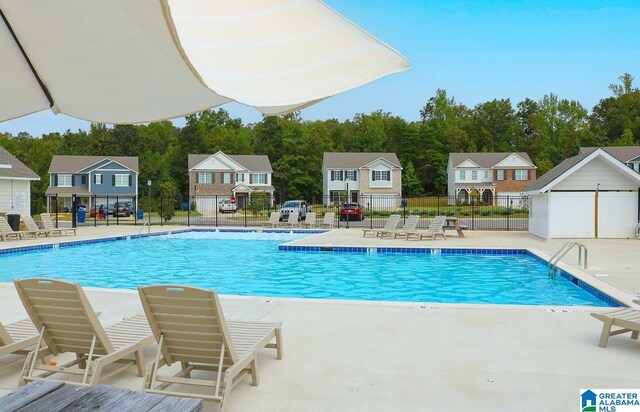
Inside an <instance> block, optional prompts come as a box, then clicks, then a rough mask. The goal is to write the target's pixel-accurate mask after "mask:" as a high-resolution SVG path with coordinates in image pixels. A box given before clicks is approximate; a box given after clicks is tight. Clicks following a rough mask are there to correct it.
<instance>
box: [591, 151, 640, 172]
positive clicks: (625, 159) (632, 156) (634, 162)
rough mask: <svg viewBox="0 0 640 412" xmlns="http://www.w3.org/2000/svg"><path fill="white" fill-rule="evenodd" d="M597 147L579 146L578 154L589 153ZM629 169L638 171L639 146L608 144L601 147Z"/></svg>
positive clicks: (639, 166)
mask: <svg viewBox="0 0 640 412" xmlns="http://www.w3.org/2000/svg"><path fill="white" fill-rule="evenodd" d="M596 149H598V148H597V147H581V148H580V154H589V153H591V152H593V151H594V150H596ZM602 149H603V150H604V151H605V152H607V153H609V154H610V155H611V156H613V157H615V158H616V159H618V160H619V161H621V162H622V163H624V164H625V165H627V166H628V167H630V168H631V169H633V170H635V171H636V172H638V173H640V146H610V147H603V148H602Z"/></svg>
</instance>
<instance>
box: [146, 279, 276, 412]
mask: <svg viewBox="0 0 640 412" xmlns="http://www.w3.org/2000/svg"><path fill="white" fill-rule="evenodd" d="M138 292H139V293H140V299H141V300H142V307H143V308H144V312H145V313H146V315H147V319H148V320H149V324H150V325H151V329H152V330H153V335H154V336H155V338H156V340H157V341H158V355H157V356H156V360H155V362H154V363H152V364H151V365H149V367H148V368H147V373H146V374H145V378H144V384H143V390H144V391H145V392H147V393H156V394H161V395H169V396H184V397H190V398H193V397H197V398H202V399H204V400H210V401H215V402H220V410H222V411H226V410H227V408H228V402H229V394H230V392H231V389H232V388H233V387H234V386H235V385H236V384H237V383H238V382H240V380H241V379H242V377H244V376H245V375H246V374H247V373H251V378H252V383H253V386H257V385H258V383H259V381H258V364H257V356H258V351H260V350H261V349H263V348H273V349H275V350H276V353H277V358H278V359H282V355H283V353H282V333H281V328H282V325H281V323H280V322H245V321H236V322H234V321H231V320H229V321H227V320H226V319H225V316H224V312H223V311H222V307H221V305H220V301H219V300H218V295H217V294H216V292H215V291H214V290H206V289H200V288H194V287H188V286H179V285H157V286H147V287H142V286H140V287H138ZM274 340H275V342H273V341H274ZM174 362H180V371H179V372H178V373H177V374H170V375H161V374H160V373H159V371H161V370H162V368H163V367H164V366H165V365H167V366H171V365H172V364H173V363H174ZM194 370H199V371H208V372H212V375H213V376H212V377H209V376H206V375H204V374H203V375H200V376H198V378H193V377H192V376H191V372H192V371H194ZM210 376H211V375H210ZM174 384H177V385H181V386H182V387H183V388H188V387H189V386H192V387H193V386H200V387H205V388H207V391H206V392H205V393H204V394H202V393H191V392H184V391H181V392H178V391H168V390H166V389H167V388H168V387H170V386H171V385H174Z"/></svg>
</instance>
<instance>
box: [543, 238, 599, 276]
mask: <svg viewBox="0 0 640 412" xmlns="http://www.w3.org/2000/svg"><path fill="white" fill-rule="evenodd" d="M575 246H577V247H578V266H582V251H583V250H584V268H585V269H587V259H588V253H589V251H588V250H587V247H586V246H585V245H583V244H582V243H578V242H567V243H565V244H564V246H562V248H560V250H558V251H557V252H556V254H555V255H553V257H551V259H549V264H548V265H547V273H548V275H549V278H552V279H555V277H556V276H557V274H558V266H557V265H558V262H560V260H561V259H562V258H563V257H564V256H565V255H566V254H567V253H569V251H570V250H571V249H573V248H574V247H575Z"/></svg>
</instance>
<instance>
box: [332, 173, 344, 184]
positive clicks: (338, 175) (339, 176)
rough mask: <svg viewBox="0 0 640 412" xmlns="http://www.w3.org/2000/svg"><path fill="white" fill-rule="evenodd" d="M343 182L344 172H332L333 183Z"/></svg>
mask: <svg viewBox="0 0 640 412" xmlns="http://www.w3.org/2000/svg"><path fill="white" fill-rule="evenodd" d="M336 180H343V178H342V170H332V171H331V181H332V182H333V181H336Z"/></svg>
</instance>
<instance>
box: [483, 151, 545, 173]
mask: <svg viewBox="0 0 640 412" xmlns="http://www.w3.org/2000/svg"><path fill="white" fill-rule="evenodd" d="M512 154H514V155H516V156H518V157H519V158H520V160H522V161H523V162H525V163H529V164H530V165H531V166H529V168H531V169H537V168H538V166H536V165H534V164H533V162H530V161H528V160H527V159H525V158H524V157H522V156H520V155H519V154H518V153H516V152H511V153H509V155H508V156H505V157H504V158H503V159H502V160H500V162H502V161H503V160H505V159H506V158H507V157H509V156H511V155H512ZM500 162H498V163H500ZM498 163H496V164H495V165H493V166H491V168H492V169H496V168H497V165H498Z"/></svg>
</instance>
